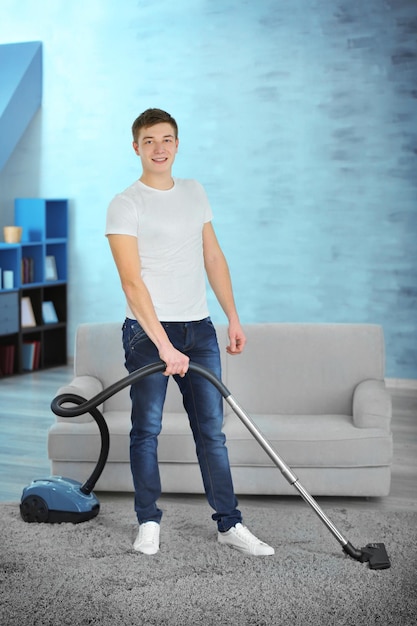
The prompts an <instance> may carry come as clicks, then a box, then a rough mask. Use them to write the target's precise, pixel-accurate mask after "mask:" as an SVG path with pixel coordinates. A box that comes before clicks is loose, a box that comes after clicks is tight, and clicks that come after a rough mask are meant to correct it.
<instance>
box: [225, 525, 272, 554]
mask: <svg viewBox="0 0 417 626" xmlns="http://www.w3.org/2000/svg"><path fill="white" fill-rule="evenodd" d="M217 540H218V542H219V543H224V544H226V545H228V546H230V547H231V548H235V550H239V551H240V552H244V553H245V554H252V555H254V556H269V555H271V554H275V550H274V548H272V546H268V544H267V543H264V542H263V541H261V540H260V539H258V538H257V537H255V535H252V533H251V531H250V530H249V528H246V526H243V524H236V526H232V528H230V529H229V530H228V531H226V532H225V533H221V532H219V533H218V535H217Z"/></svg>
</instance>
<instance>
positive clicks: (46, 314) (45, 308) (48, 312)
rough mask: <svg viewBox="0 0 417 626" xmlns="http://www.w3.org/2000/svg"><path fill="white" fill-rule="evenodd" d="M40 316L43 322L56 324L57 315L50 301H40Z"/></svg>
mask: <svg viewBox="0 0 417 626" xmlns="http://www.w3.org/2000/svg"><path fill="white" fill-rule="evenodd" d="M42 318H43V323H44V324H57V323H58V316H57V314H56V311H55V307H54V303H53V302H51V301H49V300H48V301H46V302H42Z"/></svg>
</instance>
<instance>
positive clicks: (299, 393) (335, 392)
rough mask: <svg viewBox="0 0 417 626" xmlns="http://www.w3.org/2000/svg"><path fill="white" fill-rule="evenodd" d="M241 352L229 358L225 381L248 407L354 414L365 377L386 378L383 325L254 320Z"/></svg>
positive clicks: (265, 410)
mask: <svg viewBox="0 0 417 626" xmlns="http://www.w3.org/2000/svg"><path fill="white" fill-rule="evenodd" d="M244 330H245V333H246V336H247V339H248V342H247V345H246V348H245V350H244V352H243V354H242V355H240V356H228V357H227V360H226V378H227V382H226V381H225V384H226V386H227V387H228V389H229V391H230V392H231V393H232V395H233V396H234V397H235V398H236V400H237V401H238V402H239V404H241V406H242V407H243V408H244V409H246V410H248V412H249V413H250V412H256V413H259V414H262V413H263V414H274V413H282V414H301V415H303V414H304V415H310V414H345V415H351V414H352V396H353V391H354V389H355V387H356V385H357V384H358V383H359V382H361V381H362V380H366V379H378V380H382V379H383V378H384V367H385V353H384V339H383V331H382V328H381V326H378V325H371V324H301V323H294V324H291V323H288V324H287V323H277V324H250V325H246V326H244Z"/></svg>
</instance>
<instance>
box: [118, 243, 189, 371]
mask: <svg viewBox="0 0 417 626" xmlns="http://www.w3.org/2000/svg"><path fill="white" fill-rule="evenodd" d="M107 238H108V240H109V244H110V248H111V251H112V254H113V258H114V261H115V263H116V267H117V270H118V272H119V276H120V282H121V284H122V289H123V291H124V293H125V296H126V300H127V302H128V304H129V307H130V310H131V311H132V313H133V315H134V316H135V318H136V320H137V321H138V322H139V324H140V325H141V326H142V328H143V330H144V331H145V333H146V334H147V335H148V337H149V339H151V341H152V342H153V343H154V344H155V346H156V348H157V350H158V353H159V357H160V359H161V360H162V361H164V362H165V363H166V365H167V367H166V370H165V372H164V373H165V374H166V375H167V376H169V375H170V374H179V375H180V376H185V374H186V372H187V370H188V363H189V358H188V357H187V356H186V355H185V354H183V353H182V352H179V351H178V350H176V349H175V348H174V346H173V345H172V343H171V342H170V340H169V339H168V336H167V334H166V332H165V330H164V328H163V326H162V324H161V323H160V321H159V320H158V318H157V316H156V313H155V308H154V306H153V302H152V299H151V296H150V293H149V291H148V289H147V287H146V285H145V283H144V282H143V280H142V277H141V261H140V256H139V251H138V242H137V239H136V237H133V236H131V235H108V237H107Z"/></svg>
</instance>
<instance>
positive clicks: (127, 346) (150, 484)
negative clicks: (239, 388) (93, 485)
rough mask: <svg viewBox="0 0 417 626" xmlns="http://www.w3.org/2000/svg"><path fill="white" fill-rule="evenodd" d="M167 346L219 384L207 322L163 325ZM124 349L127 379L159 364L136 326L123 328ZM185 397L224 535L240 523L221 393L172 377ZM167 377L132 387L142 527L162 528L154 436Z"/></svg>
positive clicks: (199, 381)
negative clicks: (151, 523)
mask: <svg viewBox="0 0 417 626" xmlns="http://www.w3.org/2000/svg"><path fill="white" fill-rule="evenodd" d="M161 323H162V325H163V327H164V329H165V331H166V333H167V335H168V337H169V340H170V341H171V343H172V344H173V345H174V346H175V348H177V350H180V351H181V352H183V353H184V354H186V355H187V356H188V357H189V358H190V360H191V361H193V362H194V363H198V364H200V365H203V366H205V367H207V368H208V369H210V370H211V371H212V372H213V373H214V374H215V375H216V376H217V377H218V378H221V366H220V354H219V347H218V344H217V337H216V331H215V329H214V326H213V324H212V322H211V320H210V318H206V319H204V320H201V321H198V322H161ZM123 347H124V351H125V357H126V363H125V365H126V368H127V370H128V372H129V373H131V372H133V371H135V370H137V369H139V368H141V367H143V366H145V365H149V364H150V363H154V362H156V361H159V360H160V359H159V355H158V351H157V349H156V347H155V345H154V344H153V343H152V341H151V340H150V339H149V338H148V336H147V335H146V333H145V331H144V330H143V329H142V327H141V326H140V325H139V324H138V322H137V321H136V320H132V319H126V320H125V323H124V325H123ZM174 379H175V381H176V383H177V384H178V387H179V389H180V391H181V393H182V396H183V404H184V408H185V410H186V412H187V414H188V419H189V422H190V427H191V430H192V433H193V437H194V441H195V445H196V452H197V458H198V462H199V465H200V470H201V475H202V478H203V484H204V489H205V492H206V496H207V500H208V502H209V504H210V506H211V507H212V509H214V511H215V513H214V514H213V515H212V518H213V520H215V521H216V522H217V526H218V529H219V530H220V531H221V532H224V531H226V530H228V529H229V528H231V527H232V526H234V525H235V524H237V523H238V522H241V521H242V515H241V513H240V511H239V510H238V509H237V508H236V507H237V504H238V503H237V499H236V496H235V494H234V490H233V482H232V476H231V472H230V465H229V457H228V452H227V448H226V438H225V435H224V434H223V432H222V424H223V400H222V396H221V394H220V392H219V391H218V390H217V389H216V388H215V387H214V385H213V384H212V383H211V382H210V381H208V380H207V379H206V378H204V377H203V376H201V375H200V374H197V373H195V372H188V373H187V374H186V376H185V377H184V378H181V377H180V376H174ZM167 384H168V377H167V376H164V375H163V374H162V373H161V372H158V373H156V374H151V375H149V376H145V377H144V378H142V379H141V380H139V381H138V382H137V383H135V384H134V385H132V386H131V389H130V397H131V399H132V429H131V432H130V464H131V469H132V475H133V484H134V487H135V511H136V514H137V517H138V521H139V523H140V524H142V523H143V522H148V521H155V522H158V523H159V522H160V520H161V517H162V511H161V510H160V509H159V508H158V506H157V500H158V498H159V497H160V495H161V481H160V475H159V468H158V457H157V447H158V435H159V433H160V432H161V427H162V411H163V406H164V402H165V395H166V389H167Z"/></svg>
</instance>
